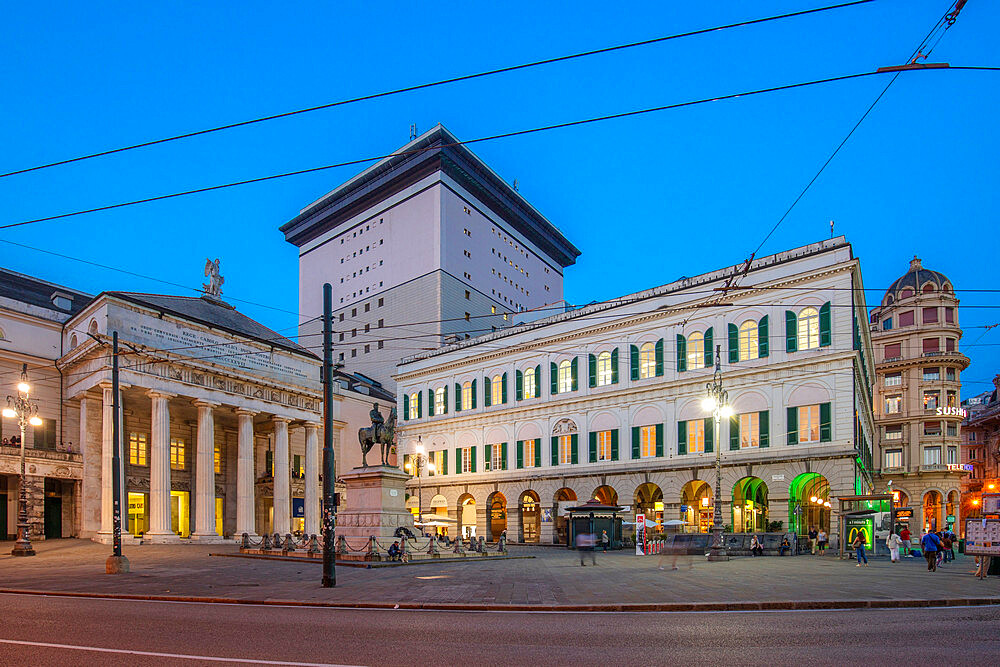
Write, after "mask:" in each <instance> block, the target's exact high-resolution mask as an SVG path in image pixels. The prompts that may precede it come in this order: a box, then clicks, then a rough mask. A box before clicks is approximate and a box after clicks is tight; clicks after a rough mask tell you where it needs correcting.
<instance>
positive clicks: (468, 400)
mask: <svg viewBox="0 0 1000 667" xmlns="http://www.w3.org/2000/svg"><path fill="white" fill-rule="evenodd" d="M472 407H473V405H472V383H471V382H469V381H468V380H466V381H465V382H463V383H462V410H471V409H472Z"/></svg>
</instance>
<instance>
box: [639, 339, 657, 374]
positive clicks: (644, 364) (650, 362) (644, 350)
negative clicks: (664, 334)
mask: <svg viewBox="0 0 1000 667" xmlns="http://www.w3.org/2000/svg"><path fill="white" fill-rule="evenodd" d="M655 375H656V346H655V345H654V344H653V343H643V344H642V345H641V346H639V379H641V380H645V379H646V378H651V377H654V376H655Z"/></svg>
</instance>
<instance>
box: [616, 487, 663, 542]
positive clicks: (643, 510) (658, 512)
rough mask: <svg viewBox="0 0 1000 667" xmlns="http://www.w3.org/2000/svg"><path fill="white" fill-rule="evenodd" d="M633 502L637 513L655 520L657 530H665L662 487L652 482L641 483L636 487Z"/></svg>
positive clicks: (649, 519)
mask: <svg viewBox="0 0 1000 667" xmlns="http://www.w3.org/2000/svg"><path fill="white" fill-rule="evenodd" d="M633 502H634V503H635V513H636V514H642V515H644V516H645V517H646V520H647V521H655V522H656V528H654V530H655V531H656V532H660V531H662V530H663V491H661V490H660V487H658V486H657V485H656V484H653V483H651V482H646V483H645V484H640V485H639V486H638V487H636V489H635V497H634V499H633ZM614 504H617V503H614ZM647 525H648V524H647Z"/></svg>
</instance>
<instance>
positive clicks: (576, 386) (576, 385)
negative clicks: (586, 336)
mask: <svg viewBox="0 0 1000 667" xmlns="http://www.w3.org/2000/svg"><path fill="white" fill-rule="evenodd" d="M578 360H579V357H573V361H571V362H569V373H570V376H571V377H572V378H573V391H576V390H577V389H579V388H580V385H579V383H577V377H578V373H577V370H578V366H579V364H577V361H578Z"/></svg>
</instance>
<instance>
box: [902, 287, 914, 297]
mask: <svg viewBox="0 0 1000 667" xmlns="http://www.w3.org/2000/svg"><path fill="white" fill-rule="evenodd" d="M911 296H913V290H912V289H910V288H909V287H907V288H906V289H904V290H903V291H902V292H900V293H899V298H900V299H909V298H910V297H911Z"/></svg>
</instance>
